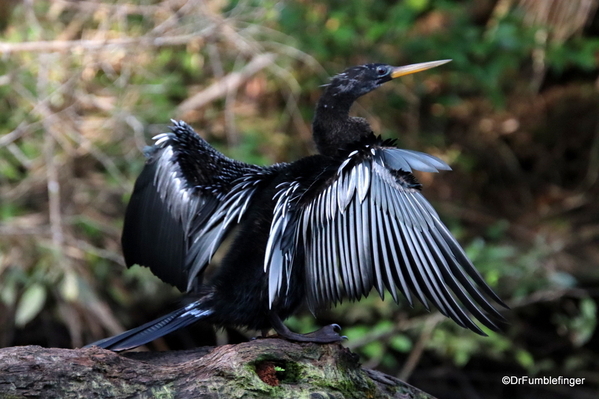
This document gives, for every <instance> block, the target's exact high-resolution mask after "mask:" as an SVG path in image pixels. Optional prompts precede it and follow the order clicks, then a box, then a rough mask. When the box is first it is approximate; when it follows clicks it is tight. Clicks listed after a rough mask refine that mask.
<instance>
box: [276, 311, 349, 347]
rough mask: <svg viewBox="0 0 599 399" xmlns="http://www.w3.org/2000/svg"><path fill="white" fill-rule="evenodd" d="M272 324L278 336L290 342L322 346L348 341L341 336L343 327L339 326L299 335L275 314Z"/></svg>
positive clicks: (334, 325)
mask: <svg viewBox="0 0 599 399" xmlns="http://www.w3.org/2000/svg"><path fill="white" fill-rule="evenodd" d="M271 322H272V327H273V328H274V329H275V331H276V332H277V334H279V335H280V336H281V337H283V338H285V339H288V340H290V341H296V342H316V343H320V344H328V343H332V342H339V341H343V340H344V339H347V337H346V336H341V335H339V332H340V331H341V327H340V326H339V325H338V324H329V325H328V326H324V327H322V328H321V329H319V330H316V331H313V332H311V333H307V334H299V333H295V332H293V331H291V330H290V329H289V328H287V326H286V325H285V324H283V321H281V319H280V318H279V316H277V315H275V314H273V315H271Z"/></svg>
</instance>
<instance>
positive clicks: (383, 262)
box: [265, 145, 503, 334]
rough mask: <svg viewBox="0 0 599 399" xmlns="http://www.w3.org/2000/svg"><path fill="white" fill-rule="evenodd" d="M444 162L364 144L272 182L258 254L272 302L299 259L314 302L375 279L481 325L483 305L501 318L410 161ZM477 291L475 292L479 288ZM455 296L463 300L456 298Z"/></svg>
mask: <svg viewBox="0 0 599 399" xmlns="http://www.w3.org/2000/svg"><path fill="white" fill-rule="evenodd" d="M412 169H414V170H420V171H426V172H437V171H438V170H447V169H450V168H449V166H448V165H447V164H445V163H444V162H443V161H441V160H440V159H438V158H436V157H433V156H431V155H428V154H424V153H420V152H415V151H409V150H400V149H397V148H390V147H384V146H376V145H375V146H364V147H362V148H361V149H360V150H356V151H353V152H351V153H349V155H348V156H347V158H346V160H345V161H344V162H343V163H342V164H341V165H340V166H339V164H337V166H336V167H335V168H332V170H331V171H329V172H326V171H325V172H323V174H322V175H321V176H320V180H319V181H311V182H304V183H302V182H301V179H298V180H296V181H293V182H289V183H285V184H281V185H279V190H278V192H277V194H276V196H275V201H276V206H275V210H274V218H273V222H272V226H271V234H270V239H269V242H268V246H267V252H266V258H265V271H266V272H267V273H268V278H269V301H270V304H271V306H272V304H273V303H274V302H275V301H276V300H277V298H279V297H284V295H285V293H286V291H287V289H288V287H289V278H290V275H291V273H292V272H293V271H294V268H304V270H303V273H302V274H303V275H304V276H305V277H304V278H305V280H306V287H307V301H308V304H309V306H310V308H311V309H315V308H317V307H320V306H323V305H326V304H328V303H336V302H339V301H341V299H342V298H350V299H355V300H357V299H359V298H361V297H362V296H366V295H368V293H369V292H370V291H371V289H372V288H373V287H375V288H376V289H377V291H378V292H379V293H380V294H381V296H382V295H383V293H384V291H385V290H388V291H389V292H390V293H391V295H392V296H393V298H394V299H395V300H396V301H397V300H398V298H397V289H399V290H400V291H401V292H402V293H403V295H404V296H405V297H406V298H407V300H408V301H409V303H410V304H412V295H415V296H416V297H417V298H418V299H419V300H420V301H421V302H422V303H423V304H424V305H425V306H426V307H427V308H428V303H429V302H431V303H432V304H433V305H434V306H436V307H437V308H438V309H439V310H440V311H441V312H442V313H443V314H445V315H446V316H448V317H451V318H452V319H453V320H455V321H456V322H457V323H458V324H460V325H461V326H463V327H466V328H469V329H471V330H473V331H476V332H478V333H481V334H482V331H481V330H480V328H479V327H478V326H477V325H476V324H475V323H474V322H473V321H472V320H471V319H470V317H469V316H468V315H467V314H466V312H465V310H464V308H466V309H467V310H468V311H469V312H470V313H471V314H472V315H474V317H476V318H477V319H478V320H479V321H481V322H482V323H483V324H484V325H485V326H487V327H489V328H491V329H494V330H496V329H497V327H496V326H495V324H494V323H493V322H492V321H491V319H490V318H489V317H488V316H487V315H486V314H485V313H484V312H483V311H482V310H484V311H486V312H488V313H489V314H491V315H493V316H495V317H497V318H498V319H501V320H502V317H501V315H500V314H499V313H498V312H497V310H496V309H495V308H494V307H493V306H492V305H491V304H490V303H489V301H488V300H487V299H486V298H485V296H483V294H482V292H484V293H485V294H487V295H488V296H489V297H491V298H493V299H494V300H495V301H497V302H498V303H500V304H502V305H503V303H502V302H501V300H500V299H499V298H498V297H497V295H496V294H495V293H494V292H493V291H492V290H491V288H490V287H489V286H488V285H487V284H486V283H485V282H484V280H483V279H482V277H481V276H480V274H479V273H478V272H477V270H476V269H475V268H474V266H473V265H472V263H471V262H470V261H469V260H468V258H467V257H466V255H465V253H464V251H463V250H462V248H461V247H460V245H459V244H458V243H457V241H456V240H455V239H454V238H453V236H452V235H451V233H450V232H449V230H448V229H447V227H445V225H444V224H443V223H442V222H441V220H440V219H439V216H438V215H437V213H436V212H435V210H434V209H433V208H432V206H431V205H430V204H429V203H428V202H427V201H426V199H425V198H424V197H423V196H422V194H421V193H420V190H419V188H420V185H419V184H418V183H417V182H416V180H415V179H414V177H413V176H412V175H411V173H410V172H411V170H412ZM481 291H482V292H481ZM460 303H461V304H460Z"/></svg>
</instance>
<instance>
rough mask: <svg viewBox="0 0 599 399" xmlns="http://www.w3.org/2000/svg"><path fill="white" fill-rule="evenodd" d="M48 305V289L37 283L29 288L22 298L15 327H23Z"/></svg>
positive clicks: (18, 306) (16, 315)
mask: <svg viewBox="0 0 599 399" xmlns="http://www.w3.org/2000/svg"><path fill="white" fill-rule="evenodd" d="M45 303H46V288H45V287H44V286H43V285H41V284H39V283H35V284H32V285H30V286H29V288H27V290H26V291H25V292H24V293H23V295H22V296H21V299H20V300H19V304H18V305H17V311H16V314H15V325H16V326H17V327H23V326H25V325H26V324H27V323H29V322H30V321H31V320H33V318H34V317H35V316H37V315H38V313H39V312H40V311H41V310H42V308H43V307H44V304H45Z"/></svg>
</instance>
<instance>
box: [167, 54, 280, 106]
mask: <svg viewBox="0 0 599 399" xmlns="http://www.w3.org/2000/svg"><path fill="white" fill-rule="evenodd" d="M275 58H276V56H275V55H274V54H271V53H266V54H259V55H257V56H255V57H254V59H252V61H250V63H249V64H247V65H246V66H245V67H244V68H243V69H242V70H241V71H239V72H233V73H230V74H229V75H227V76H225V77H224V78H223V79H221V80H219V81H218V82H216V83H214V84H212V85H211V86H210V87H208V88H207V89H205V90H203V91H201V92H199V93H197V94H195V95H193V96H192V97H190V98H188V99H187V100H185V101H183V102H182V103H181V104H180V105H179V107H177V114H179V115H181V114H183V113H185V112H189V111H191V110H194V109H198V108H202V107H203V106H205V105H206V104H208V103H210V102H212V101H214V100H216V99H218V98H222V97H224V96H226V95H227V93H229V92H230V91H233V90H236V89H237V88H239V86H241V85H242V84H243V83H245V82H246V81H248V79H250V78H251V77H252V76H253V75H255V74H256V73H258V72H260V71H261V70H262V69H264V68H266V67H268V66H269V65H271V64H272V63H273V62H274V61H275Z"/></svg>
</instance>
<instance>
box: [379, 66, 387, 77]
mask: <svg viewBox="0 0 599 399" xmlns="http://www.w3.org/2000/svg"><path fill="white" fill-rule="evenodd" d="M387 72H388V71H387V68H386V67H384V66H379V67H377V68H376V73H377V74H378V75H379V76H384V75H386V74H387Z"/></svg>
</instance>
